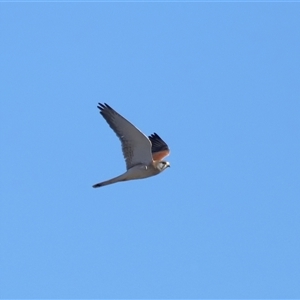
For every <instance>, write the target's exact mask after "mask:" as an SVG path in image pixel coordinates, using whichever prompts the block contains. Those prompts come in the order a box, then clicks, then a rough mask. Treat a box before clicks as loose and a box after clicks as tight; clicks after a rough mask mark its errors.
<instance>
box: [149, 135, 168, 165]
mask: <svg viewBox="0 0 300 300" xmlns="http://www.w3.org/2000/svg"><path fill="white" fill-rule="evenodd" d="M149 139H150V141H151V143H152V149H151V151H152V157H153V160H162V159H163V158H164V157H166V156H168V155H169V154H170V149H169V147H168V145H167V144H166V143H165V142H164V141H163V140H162V139H161V137H160V136H159V135H158V134H156V133H153V134H151V135H150V136H149Z"/></svg>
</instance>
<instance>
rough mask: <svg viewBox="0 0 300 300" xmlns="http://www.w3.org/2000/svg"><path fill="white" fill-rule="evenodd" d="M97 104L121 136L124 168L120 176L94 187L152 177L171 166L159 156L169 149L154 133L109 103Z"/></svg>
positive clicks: (162, 155)
mask: <svg viewBox="0 0 300 300" xmlns="http://www.w3.org/2000/svg"><path fill="white" fill-rule="evenodd" d="M98 108H99V109H100V113H101V115H102V116H103V117H104V118H105V120H106V121H107V123H108V124H109V126H110V127H111V128H112V129H113V130H114V131H115V133H116V134H117V136H118V137H119V139H120V140H121V143H122V150H123V155H124V158H125V161H126V167H127V171H126V172H125V173H124V174H122V175H120V176H117V177H115V178H112V179H110V180H107V181H103V182H100V183H97V184H95V185H93V187H94V188H97V187H102V186H105V185H108V184H112V183H116V182H121V181H127V180H133V179H142V178H147V177H151V176H154V175H157V174H159V173H161V172H162V171H164V170H165V169H166V168H167V167H170V163H169V162H166V161H163V160H162V159H163V158H164V157H165V156H167V155H169V153H170V150H169V148H168V146H167V144H166V143H165V142H164V141H163V140H162V139H161V138H160V137H159V136H158V135H157V134H156V133H154V134H152V135H150V136H149V137H147V136H145V135H144V134H143V133H142V132H141V131H140V130H139V129H137V128H136V127H135V126H134V125H132V124H131V123H130V122H129V121H127V120H126V119H125V118H124V117H122V116H121V115H120V114H118V113H117V112H116V111H115V110H113V109H112V108H111V107H110V106H109V105H107V104H101V103H99V106H98Z"/></svg>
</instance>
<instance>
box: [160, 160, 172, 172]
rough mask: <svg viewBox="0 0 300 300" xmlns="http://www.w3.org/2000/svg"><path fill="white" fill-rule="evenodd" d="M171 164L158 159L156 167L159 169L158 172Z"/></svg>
mask: <svg viewBox="0 0 300 300" xmlns="http://www.w3.org/2000/svg"><path fill="white" fill-rule="evenodd" d="M170 166H171V165H170V163H169V162H168V161H164V160H162V161H160V162H159V163H158V165H157V168H158V169H159V171H160V172H162V171H164V170H165V169H166V168H169V167H170Z"/></svg>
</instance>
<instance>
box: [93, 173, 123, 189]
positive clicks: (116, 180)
mask: <svg viewBox="0 0 300 300" xmlns="http://www.w3.org/2000/svg"><path fill="white" fill-rule="evenodd" d="M126 180H128V179H127V176H126V173H125V174H122V175H120V176H117V177H115V178H112V179H109V180H107V181H103V182H99V183H96V184H94V185H93V188H98V187H102V186H105V185H109V184H113V183H116V182H119V181H126Z"/></svg>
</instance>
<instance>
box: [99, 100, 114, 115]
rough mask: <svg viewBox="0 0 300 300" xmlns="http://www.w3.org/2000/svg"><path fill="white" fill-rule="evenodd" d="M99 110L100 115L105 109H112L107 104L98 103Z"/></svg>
mask: <svg viewBox="0 0 300 300" xmlns="http://www.w3.org/2000/svg"><path fill="white" fill-rule="evenodd" d="M97 108H99V110H100V113H101V112H102V111H103V110H105V109H112V108H111V107H110V106H109V105H108V104H107V103H100V102H99V103H98V105H97Z"/></svg>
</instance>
